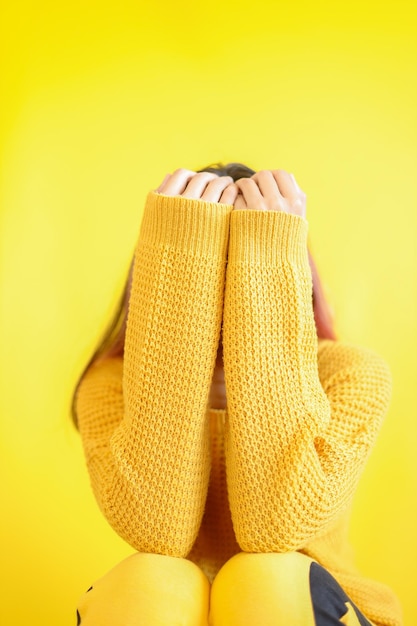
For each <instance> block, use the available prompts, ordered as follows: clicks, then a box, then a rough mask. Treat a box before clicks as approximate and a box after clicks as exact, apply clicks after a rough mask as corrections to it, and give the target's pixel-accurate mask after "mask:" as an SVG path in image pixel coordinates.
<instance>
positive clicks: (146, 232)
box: [139, 191, 233, 256]
mask: <svg viewBox="0 0 417 626" xmlns="http://www.w3.org/2000/svg"><path fill="white" fill-rule="evenodd" d="M232 210H233V206H232V205H228V204H221V203H218V202H206V201H205V200H195V199H192V198H183V197H181V196H165V195H163V194H158V193H156V192H154V191H150V192H149V193H148V196H147V198H146V204H145V210H144V214H143V219H142V224H141V230H140V237H139V241H149V242H152V245H163V246H165V245H169V246H173V247H174V248H179V249H182V250H184V251H188V252H192V253H199V254H207V255H209V256H212V255H218V254H219V251H221V253H222V254H226V250H227V243H228V234H229V216H230V213H231V212H232Z"/></svg>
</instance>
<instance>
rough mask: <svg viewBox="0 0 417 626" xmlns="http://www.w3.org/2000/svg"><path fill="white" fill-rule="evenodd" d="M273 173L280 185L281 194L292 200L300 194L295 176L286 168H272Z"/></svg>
mask: <svg viewBox="0 0 417 626" xmlns="http://www.w3.org/2000/svg"><path fill="white" fill-rule="evenodd" d="M271 173H272V175H273V177H274V179H275V181H276V184H277V185H278V189H279V190H280V193H281V195H282V196H283V197H284V198H286V199H287V200H289V201H290V202H293V201H295V200H296V199H297V198H298V196H299V190H298V188H297V185H296V182H295V178H294V177H293V176H292V175H291V174H289V173H288V172H286V171H285V170H271Z"/></svg>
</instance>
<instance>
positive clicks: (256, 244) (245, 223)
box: [228, 209, 308, 265]
mask: <svg viewBox="0 0 417 626" xmlns="http://www.w3.org/2000/svg"><path fill="white" fill-rule="evenodd" d="M307 234H308V222H307V220H306V219H305V218H304V217H300V216H299V215H293V214H292V213H284V212H283V211H259V210H253V209H244V210H238V211H232V215H231V218H230V239H229V254H228V259H229V263H230V262H232V263H262V264H265V265H276V264H277V263H280V262H283V261H287V262H288V261H292V262H295V263H297V264H304V263H308V254H307Z"/></svg>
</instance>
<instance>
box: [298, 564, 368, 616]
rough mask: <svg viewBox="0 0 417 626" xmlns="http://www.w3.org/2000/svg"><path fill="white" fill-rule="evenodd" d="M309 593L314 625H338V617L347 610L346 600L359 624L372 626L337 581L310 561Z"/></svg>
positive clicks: (322, 568)
mask: <svg viewBox="0 0 417 626" xmlns="http://www.w3.org/2000/svg"><path fill="white" fill-rule="evenodd" d="M310 594H311V600H312V602H313V609H314V619H315V622H316V626H335V625H339V626H340V623H341V622H340V618H341V617H343V615H345V614H346V613H347V610H348V607H347V606H346V603H347V602H348V603H349V604H350V605H351V606H352V608H353V610H354V611H355V613H356V617H357V618H358V621H359V624H360V625H361V626H372V625H371V623H370V622H369V621H368V620H367V619H366V617H365V616H364V615H362V613H361V612H360V611H359V609H358V608H357V607H356V606H355V605H354V604H353V602H352V600H350V598H349V597H348V596H347V595H346V593H345V592H344V591H343V589H342V587H341V586H340V585H339V583H338V582H337V581H336V580H335V579H334V578H333V576H332V575H331V574H329V572H328V571H327V570H325V569H324V567H322V566H321V565H319V564H318V563H312V564H311V566H310Z"/></svg>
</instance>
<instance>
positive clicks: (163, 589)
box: [78, 553, 210, 626]
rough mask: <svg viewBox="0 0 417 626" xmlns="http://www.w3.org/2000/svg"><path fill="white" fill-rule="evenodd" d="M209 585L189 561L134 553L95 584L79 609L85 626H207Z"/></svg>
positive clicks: (80, 617) (81, 621)
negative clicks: (176, 625) (116, 625)
mask: <svg viewBox="0 0 417 626" xmlns="http://www.w3.org/2000/svg"><path fill="white" fill-rule="evenodd" d="M209 593H210V584H209V581H208V580H207V578H206V576H205V575H204V573H203V572H202V571H201V569H200V568H199V567H198V566H197V565H195V564H194V563H192V562H191V561H188V560H186V559H181V558H177V557H171V556H164V555H160V554H145V553H136V554H133V555H131V556H129V557H128V558H127V559H125V560H124V561H122V562H121V563H119V564H118V565H116V567H114V568H113V569H112V570H110V572H108V573H107V574H105V576H103V577H102V578H100V579H99V580H98V581H96V582H95V583H93V585H92V586H91V587H90V589H89V590H88V592H86V593H85V594H84V595H83V596H82V598H81V599H80V601H79V604H78V615H79V617H78V620H79V622H78V623H79V624H80V625H81V626H90V625H91V626H113V625H114V624H118V625H120V626H125V625H126V626H127V625H130V624H136V623H138V624H170V623H181V624H184V625H186V626H203V625H206V624H207V615H208V602H209Z"/></svg>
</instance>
